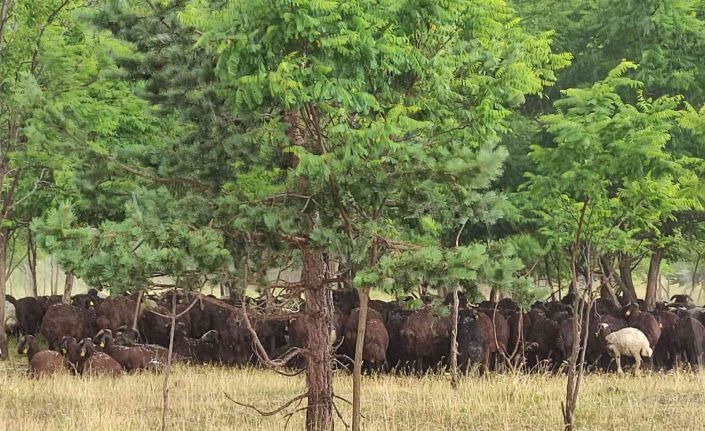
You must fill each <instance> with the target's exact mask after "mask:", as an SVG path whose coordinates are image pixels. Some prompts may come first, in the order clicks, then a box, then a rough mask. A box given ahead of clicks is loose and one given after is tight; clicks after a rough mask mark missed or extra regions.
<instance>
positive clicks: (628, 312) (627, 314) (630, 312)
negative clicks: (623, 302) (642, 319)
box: [624, 310, 632, 317]
mask: <svg viewBox="0 0 705 431" xmlns="http://www.w3.org/2000/svg"><path fill="white" fill-rule="evenodd" d="M630 314H632V310H627V312H626V313H624V315H625V316H627V317H629V315H630Z"/></svg>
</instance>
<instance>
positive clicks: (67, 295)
mask: <svg viewBox="0 0 705 431" xmlns="http://www.w3.org/2000/svg"><path fill="white" fill-rule="evenodd" d="M73 281H74V277H73V274H71V273H69V272H67V273H66V281H65V282H64V295H63V296H62V297H61V303H62V304H67V305H68V304H71V290H73Z"/></svg>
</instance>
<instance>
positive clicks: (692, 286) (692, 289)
mask: <svg viewBox="0 0 705 431" xmlns="http://www.w3.org/2000/svg"><path fill="white" fill-rule="evenodd" d="M697 253H698V257H697V258H696V259H695V266H694V267H693V275H692V277H691V279H690V295H689V296H690V300H691V301H692V300H693V293H695V280H696V279H697V276H698V266H700V258H701V257H702V255H701V254H700V252H697ZM668 299H669V300H670V299H671V293H670V292H669V293H668Z"/></svg>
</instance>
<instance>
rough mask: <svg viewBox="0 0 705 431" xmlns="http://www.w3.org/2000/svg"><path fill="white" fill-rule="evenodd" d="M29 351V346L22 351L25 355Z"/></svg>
mask: <svg viewBox="0 0 705 431" xmlns="http://www.w3.org/2000/svg"><path fill="white" fill-rule="evenodd" d="M27 352H29V347H25V348H24V350H23V351H22V353H24V354H25V355H26V354H27Z"/></svg>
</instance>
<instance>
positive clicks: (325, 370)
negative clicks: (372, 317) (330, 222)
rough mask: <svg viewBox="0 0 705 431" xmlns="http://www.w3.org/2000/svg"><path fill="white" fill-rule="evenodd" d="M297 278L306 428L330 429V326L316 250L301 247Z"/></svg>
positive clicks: (322, 268)
mask: <svg viewBox="0 0 705 431" xmlns="http://www.w3.org/2000/svg"><path fill="white" fill-rule="evenodd" d="M301 252H302V254H303V270H302V273H301V281H302V283H303V285H304V295H305V296H306V311H305V313H306V318H307V322H308V328H307V335H308V346H307V350H308V355H307V361H306V385H307V387H308V394H307V395H308V406H307V407H306V430H307V431H328V430H332V429H333V371H332V368H331V345H330V344H331V343H330V340H329V338H330V333H331V329H332V326H333V316H332V315H331V312H330V310H331V307H330V306H329V305H330V304H328V302H329V297H330V295H328V294H327V292H326V284H325V265H324V262H323V256H322V255H321V253H320V252H318V251H315V250H311V249H309V248H307V247H303V248H302V250H301Z"/></svg>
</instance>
